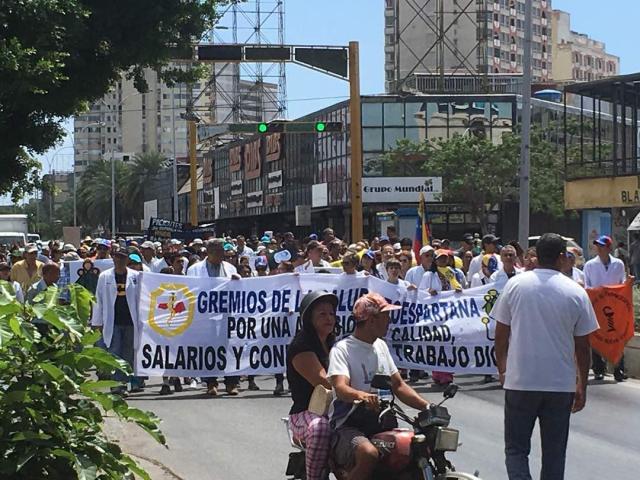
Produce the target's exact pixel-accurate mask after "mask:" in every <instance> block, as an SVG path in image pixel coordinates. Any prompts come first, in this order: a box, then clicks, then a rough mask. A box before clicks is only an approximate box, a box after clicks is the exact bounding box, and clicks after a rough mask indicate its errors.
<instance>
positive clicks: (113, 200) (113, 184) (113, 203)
mask: <svg viewBox="0 0 640 480" xmlns="http://www.w3.org/2000/svg"><path fill="white" fill-rule="evenodd" d="M111 238H116V162H115V160H114V157H113V148H112V149H111Z"/></svg>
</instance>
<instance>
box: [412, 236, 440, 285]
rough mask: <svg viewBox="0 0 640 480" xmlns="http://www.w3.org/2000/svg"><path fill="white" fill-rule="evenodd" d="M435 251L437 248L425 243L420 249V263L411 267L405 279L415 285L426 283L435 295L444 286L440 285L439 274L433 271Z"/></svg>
mask: <svg viewBox="0 0 640 480" xmlns="http://www.w3.org/2000/svg"><path fill="white" fill-rule="evenodd" d="M434 252H435V250H434V249H433V247H432V246H430V245H425V246H424V247H422V248H421V249H420V258H419V261H420V265H417V266H415V267H412V268H410V269H409V271H407V274H406V275H405V276H404V279H405V280H406V281H407V282H409V283H410V284H412V285H415V286H416V287H418V286H420V285H426V286H427V289H428V291H429V293H431V295H435V294H436V293H438V292H439V291H440V290H442V286H441V285H440V280H439V279H438V276H437V275H434V273H433V272H432V271H431V266H432V265H433V260H434V258H433V256H434ZM424 277H427V278H424ZM423 280H424V281H423Z"/></svg>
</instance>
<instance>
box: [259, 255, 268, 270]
mask: <svg viewBox="0 0 640 480" xmlns="http://www.w3.org/2000/svg"><path fill="white" fill-rule="evenodd" d="M267 265H268V262H267V259H266V258H265V257H262V256H261V257H256V268H267Z"/></svg>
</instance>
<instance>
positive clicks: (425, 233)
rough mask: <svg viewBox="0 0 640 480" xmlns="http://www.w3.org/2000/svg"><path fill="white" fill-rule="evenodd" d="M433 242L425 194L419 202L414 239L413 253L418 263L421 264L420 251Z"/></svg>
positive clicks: (421, 195)
mask: <svg viewBox="0 0 640 480" xmlns="http://www.w3.org/2000/svg"><path fill="white" fill-rule="evenodd" d="M430 242H431V232H430V231H429V224H428V223H427V207H426V205H425V201H424V194H423V193H422V192H421V193H420V200H419V201H418V218H416V236H415V238H414V239H413V253H414V255H415V257H416V261H417V262H418V263H420V249H421V248H422V247H424V246H425V245H429V243H430Z"/></svg>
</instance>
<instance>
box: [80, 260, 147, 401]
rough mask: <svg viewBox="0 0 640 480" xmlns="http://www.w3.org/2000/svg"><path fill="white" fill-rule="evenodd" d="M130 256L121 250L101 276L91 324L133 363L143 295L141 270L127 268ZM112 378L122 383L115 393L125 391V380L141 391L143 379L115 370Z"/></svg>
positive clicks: (112, 350) (108, 345)
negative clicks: (111, 265) (139, 310)
mask: <svg viewBox="0 0 640 480" xmlns="http://www.w3.org/2000/svg"><path fill="white" fill-rule="evenodd" d="M128 263H129V255H128V254H127V252H126V251H125V250H118V251H116V252H115V253H114V256H113V268H110V269H108V270H105V271H104V272H102V273H101V274H100V276H99V277H98V285H97V286H96V304H95V305H94V306H93V315H92V317H91V325H93V326H94V327H96V328H97V329H98V330H100V331H101V332H102V339H103V341H104V345H105V347H106V348H107V350H108V351H109V352H110V353H112V354H113V355H116V356H117V357H120V358H121V359H123V360H125V361H126V362H128V363H129V364H130V365H132V366H133V359H134V338H135V328H136V327H137V324H138V309H137V305H138V298H139V295H140V292H139V287H140V273H139V272H136V271H135V270H132V269H130V268H127V264H128ZM113 379H114V380H116V381H118V382H122V385H121V386H119V387H116V388H114V389H113V392H114V393H117V394H121V395H124V394H126V390H127V387H126V383H127V382H130V383H131V391H132V392H134V391H139V390H140V385H141V381H140V379H139V378H138V377H130V378H127V376H126V375H125V374H124V373H122V372H120V371H119V370H116V372H115V374H114V376H113Z"/></svg>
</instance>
